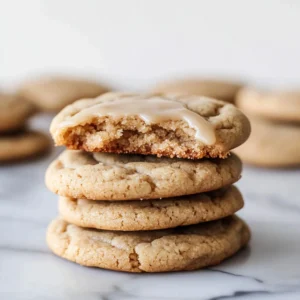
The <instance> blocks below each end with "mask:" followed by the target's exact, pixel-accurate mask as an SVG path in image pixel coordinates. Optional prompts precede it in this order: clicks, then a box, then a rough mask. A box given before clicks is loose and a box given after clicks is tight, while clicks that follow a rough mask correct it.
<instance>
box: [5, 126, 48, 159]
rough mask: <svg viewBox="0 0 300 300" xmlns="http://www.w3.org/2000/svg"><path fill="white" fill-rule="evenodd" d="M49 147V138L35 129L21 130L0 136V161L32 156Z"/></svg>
mask: <svg viewBox="0 0 300 300" xmlns="http://www.w3.org/2000/svg"><path fill="white" fill-rule="evenodd" d="M50 147H51V140H50V138H49V137H48V136H47V135H45V134H43V133H41V132H37V131H23V132H18V133H14V134H11V135H1V136H0V162H8V161H15V160H21V159H26V158H32V157H34V156H37V155H40V154H42V153H45V152H46V151H47V150H49V148H50Z"/></svg>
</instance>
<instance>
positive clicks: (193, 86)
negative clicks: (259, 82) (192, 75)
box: [153, 79, 242, 103]
mask: <svg viewBox="0 0 300 300" xmlns="http://www.w3.org/2000/svg"><path fill="white" fill-rule="evenodd" d="M241 87H242V86H241V85H240V84H238V83H234V82H229V81H220V80H209V79H181V80H180V79H179V80H173V81H168V82H163V83H161V84H159V85H157V86H156V87H155V88H154V90H153V92H155V93H164V94H165V93H176V94H189V95H199V96H206V97H211V98H216V99H219V100H223V101H226V102H231V103H232V102H234V99H235V96H236V94H237V92H238V91H239V89H240V88H241Z"/></svg>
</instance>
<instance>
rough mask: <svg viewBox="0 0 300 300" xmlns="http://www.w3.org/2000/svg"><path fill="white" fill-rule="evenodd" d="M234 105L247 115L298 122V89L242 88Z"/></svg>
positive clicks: (299, 91) (299, 117) (299, 114)
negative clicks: (268, 89)
mask: <svg viewBox="0 0 300 300" xmlns="http://www.w3.org/2000/svg"><path fill="white" fill-rule="evenodd" d="M236 105H237V106H238V107H239V108H240V109H241V110H242V111H243V112H244V113H245V114H246V115H249V116H254V117H261V118H266V119H270V120H274V121H283V122H300V90H298V91H297V90H294V91H269V92H268V91H263V90H256V89H253V88H244V89H242V90H241V91H240V92H239V93H238V95H237V100H236Z"/></svg>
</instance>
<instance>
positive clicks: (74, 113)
mask: <svg viewBox="0 0 300 300" xmlns="http://www.w3.org/2000/svg"><path fill="white" fill-rule="evenodd" d="M50 131H51V134H52V136H53V138H54V141H55V143H56V145H65V146H67V147H68V148H69V149H77V150H78V149H82V150H85V151H90V152H113V153H137V154H144V155H148V154H150V155H151V154H152V155H157V156H167V157H180V158H191V159H199V158H202V157H213V158H214V157H222V158H224V157H226V156H227V155H228V153H229V150H230V149H233V148H235V147H237V146H239V145H240V144H242V143H243V142H245V141H246V139H247V138H248V136H249V134H250V124H249V121H248V119H247V118H246V117H245V116H244V115H243V114H242V113H241V112H240V111H239V110H238V109H237V108H236V107H235V106H233V105H232V104H228V103H225V102H223V101H218V100H214V99H210V98H206V97H199V96H175V95H172V96H170V95H158V94H157V95H133V94H121V93H108V94H105V95H103V96H100V97H98V98H95V99H85V100H80V101H77V102H75V103H74V104H72V105H70V106H68V107H66V108H65V109H63V110H62V111H61V112H60V113H59V114H58V115H57V116H56V117H55V118H54V120H53V122H52V124H51V128H50Z"/></svg>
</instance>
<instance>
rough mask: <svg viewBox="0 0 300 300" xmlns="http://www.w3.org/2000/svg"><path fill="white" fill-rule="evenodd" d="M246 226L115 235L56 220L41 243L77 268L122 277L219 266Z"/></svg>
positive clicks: (245, 235) (242, 240)
mask: <svg viewBox="0 0 300 300" xmlns="http://www.w3.org/2000/svg"><path fill="white" fill-rule="evenodd" d="M249 239H250V230H249V228H248V226H247V225H246V224H245V223H244V221H242V220H241V219H239V218H238V217H236V216H230V217H227V218H224V219H221V220H218V221H212V222H208V223H201V224H197V225H191V226H187V227H177V228H175V229H168V230H156V231H140V232H116V231H102V230H96V229H86V228H81V227H78V226H76V225H71V224H69V223H67V222H65V221H64V220H62V219H60V218H58V219H56V220H54V221H52V222H51V223H50V225H49V227H48V231H47V243H48V245H49V247H50V249H51V250H52V251H53V252H54V253H55V254H56V255H58V256H61V257H63V258H66V259H68V260H70V261H73V262H76V263H78V264H81V265H84V266H89V267H99V268H104V269H112V270H118V271H126V272H169V271H182V270H195V269H200V268H204V267H207V266H212V265H216V264H219V263H220V262H222V261H223V260H224V259H226V258H228V257H230V256H232V255H233V254H234V253H236V252H237V251H238V250H239V249H241V248H242V247H243V246H245V245H246V244H247V243H248V241H249Z"/></svg>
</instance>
